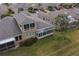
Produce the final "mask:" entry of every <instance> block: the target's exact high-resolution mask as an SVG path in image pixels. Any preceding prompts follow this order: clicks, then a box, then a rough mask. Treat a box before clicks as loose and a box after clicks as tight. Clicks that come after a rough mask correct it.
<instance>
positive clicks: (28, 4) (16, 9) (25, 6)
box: [9, 3, 32, 13]
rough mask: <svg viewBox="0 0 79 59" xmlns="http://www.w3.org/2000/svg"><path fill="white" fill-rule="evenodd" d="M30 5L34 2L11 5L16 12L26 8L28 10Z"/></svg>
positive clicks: (10, 7)
mask: <svg viewBox="0 0 79 59" xmlns="http://www.w3.org/2000/svg"><path fill="white" fill-rule="evenodd" d="M29 7H32V3H17V4H12V5H10V6H9V9H11V10H12V11H13V12H14V13H18V12H21V11H24V10H27V9H28V8H29Z"/></svg>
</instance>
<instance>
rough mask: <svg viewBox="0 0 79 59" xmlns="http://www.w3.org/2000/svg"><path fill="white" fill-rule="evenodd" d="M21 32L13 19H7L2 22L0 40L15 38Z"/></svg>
mask: <svg viewBox="0 0 79 59" xmlns="http://www.w3.org/2000/svg"><path fill="white" fill-rule="evenodd" d="M19 34H21V31H20V29H19V27H18V25H17V23H16V21H15V20H14V19H13V18H12V17H5V18H3V19H2V21H0V40H3V39H7V38H11V37H15V36H16V35H19Z"/></svg>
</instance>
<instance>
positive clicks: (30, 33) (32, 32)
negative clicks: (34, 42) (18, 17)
mask: <svg viewBox="0 0 79 59" xmlns="http://www.w3.org/2000/svg"><path fill="white" fill-rule="evenodd" d="M35 33H36V29H30V30H27V31H25V32H23V33H22V39H23V40H26V39H28V38H32V37H35Z"/></svg>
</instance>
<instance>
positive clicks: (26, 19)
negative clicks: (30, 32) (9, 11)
mask: <svg viewBox="0 0 79 59" xmlns="http://www.w3.org/2000/svg"><path fill="white" fill-rule="evenodd" d="M14 18H15V19H16V21H17V22H18V24H29V23H33V22H34V20H32V18H29V17H28V16H25V15H24V13H22V12H21V13H18V14H15V15H14Z"/></svg>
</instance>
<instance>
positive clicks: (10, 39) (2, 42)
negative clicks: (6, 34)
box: [0, 38, 15, 44]
mask: <svg viewBox="0 0 79 59" xmlns="http://www.w3.org/2000/svg"><path fill="white" fill-rule="evenodd" d="M11 41H15V38H9V39H5V40H2V41H0V44H4V43H8V42H11Z"/></svg>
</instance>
